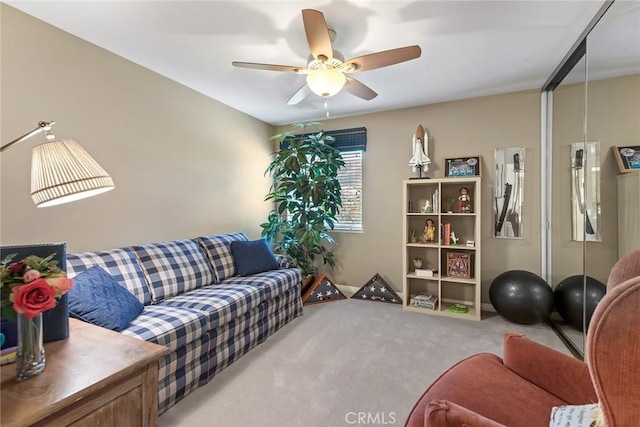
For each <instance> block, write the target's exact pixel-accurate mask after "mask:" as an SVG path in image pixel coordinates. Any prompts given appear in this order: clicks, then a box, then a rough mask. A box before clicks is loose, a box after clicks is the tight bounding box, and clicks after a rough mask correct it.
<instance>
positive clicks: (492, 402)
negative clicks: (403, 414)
mask: <svg viewBox="0 0 640 427" xmlns="http://www.w3.org/2000/svg"><path fill="white" fill-rule="evenodd" d="M432 400H446V401H448V402H455V403H456V405H459V406H462V407H464V408H466V409H467V410H468V411H471V412H474V413H475V414H477V415H479V416H482V417H486V418H491V419H492V420H494V421H495V422H497V423H501V424H504V425H507V426H522V427H525V426H544V425H548V424H549V416H550V415H551V408H553V407H554V406H562V405H566V404H567V402H565V401H563V400H562V399H560V398H558V397H556V396H554V395H552V394H550V393H547V392H546V391H545V390H543V389H542V388H540V387H538V386H537V385H535V384H532V383H530V382H529V381H527V380H525V379H524V378H522V377H521V376H520V375H518V374H516V373H515V372H513V371H511V370H510V369H509V368H507V367H506V366H505V365H504V364H503V363H502V359H501V358H499V357H498V356H496V355H494V354H489V353H480V354H476V355H474V356H471V357H469V358H467V359H464V360H462V361H461V362H458V363H457V364H456V365H454V366H453V367H451V368H450V369H449V370H448V371H446V372H445V373H444V374H442V375H441V376H440V378H438V379H437V380H436V381H435V382H434V383H433V384H432V385H431V386H430V387H429V388H428V389H427V391H426V392H425V393H424V394H423V395H422V397H421V398H420V400H419V401H418V403H417V404H416V406H415V407H414V409H413V410H412V411H411V415H410V416H409V419H408V420H407V426H412V427H413V426H421V427H423V426H424V425H425V420H424V415H425V410H426V406H427V405H428V404H429V403H430V402H431V401H432ZM427 425H429V424H427Z"/></svg>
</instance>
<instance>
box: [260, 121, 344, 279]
mask: <svg viewBox="0 0 640 427" xmlns="http://www.w3.org/2000/svg"><path fill="white" fill-rule="evenodd" d="M316 125H318V123H300V124H294V125H293V129H292V130H290V131H287V132H283V133H279V134H277V135H274V136H272V137H271V139H272V140H275V141H276V142H278V144H280V145H281V147H280V150H279V151H277V152H276V153H275V155H274V159H273V161H272V162H271V163H270V164H269V167H268V168H267V170H266V172H265V174H267V173H268V174H269V175H270V176H271V177H272V178H273V180H274V182H273V185H272V186H271V189H270V191H269V193H268V194H267V195H266V197H265V200H271V201H273V203H274V208H273V210H272V211H271V212H270V213H269V217H268V220H267V222H265V223H263V224H261V225H260V226H261V227H262V236H263V237H265V238H266V239H267V240H268V241H269V242H270V243H271V245H272V247H273V249H274V251H275V252H276V253H280V254H285V255H288V256H289V257H291V259H293V261H294V263H295V265H296V267H298V268H300V269H301V270H302V273H303V274H304V275H309V274H313V273H314V272H315V266H314V263H315V260H316V258H319V259H322V261H323V263H324V264H325V265H329V267H331V268H333V267H334V265H335V259H334V254H333V252H332V251H331V250H330V249H329V248H328V247H327V246H326V245H327V244H332V243H334V240H333V238H332V237H331V236H330V235H329V234H328V231H330V230H333V227H334V224H335V222H336V215H337V214H338V211H339V209H340V207H341V206H342V199H341V195H340V191H341V187H340V182H339V181H338V170H339V169H340V168H341V167H343V166H344V160H343V159H342V155H341V154H340V152H339V151H338V150H336V149H335V148H333V147H331V146H330V145H327V142H331V141H334V138H333V137H332V136H330V135H326V134H324V133H323V132H322V131H320V132H318V133H306V132H305V131H306V130H307V128H308V127H309V126H316ZM296 131H297V132H296ZM283 141H284V142H285V144H282V142H283Z"/></svg>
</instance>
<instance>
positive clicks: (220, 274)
mask: <svg viewBox="0 0 640 427" xmlns="http://www.w3.org/2000/svg"><path fill="white" fill-rule="evenodd" d="M196 240H197V241H198V242H199V243H200V246H202V249H203V250H204V253H206V254H207V257H209V262H211V265H212V266H213V271H214V272H215V274H216V283H220V282H222V281H223V280H224V279H226V278H228V277H233V276H235V274H236V267H235V264H234V263H233V255H231V242H233V241H236V240H241V241H245V242H246V241H248V240H249V238H248V237H247V235H246V234H244V233H229V234H217V235H215V236H202V237H198V238H197V239H196Z"/></svg>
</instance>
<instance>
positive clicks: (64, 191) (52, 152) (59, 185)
mask: <svg viewBox="0 0 640 427" xmlns="http://www.w3.org/2000/svg"><path fill="white" fill-rule="evenodd" d="M113 188H114V184H113V179H111V177H110V176H109V174H108V173H107V172H106V171H105V170H104V169H102V167H101V166H100V165H99V164H98V163H97V162H96V161H95V160H94V159H93V157H91V156H90V155H89V153H87V152H86V151H85V150H84V149H83V148H82V147H81V146H80V144H78V143H77V142H76V141H74V140H72V139H65V140H59V141H51V142H45V143H43V144H39V145H36V146H35V147H33V151H32V156H31V198H32V199H33V202H34V203H35V204H36V206H37V207H39V208H43V207H47V206H54V205H60V204H63V203H67V202H72V201H74V200H79V199H84V198H85V197H91V196H95V195H97V194H100V193H104V192H106V191H109V190H112V189H113Z"/></svg>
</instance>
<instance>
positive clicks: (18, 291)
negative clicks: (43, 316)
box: [11, 279, 56, 319]
mask: <svg viewBox="0 0 640 427" xmlns="http://www.w3.org/2000/svg"><path fill="white" fill-rule="evenodd" d="M11 292H12V293H13V294H12V295H11V296H12V299H13V309H14V310H15V312H16V313H21V314H23V315H24V317H26V318H28V319H31V318H34V317H36V316H37V315H38V314H40V313H42V312H44V311H47V310H50V309H52V308H54V307H55V306H56V300H55V296H56V290H55V289H54V288H53V287H51V286H49V284H47V282H46V281H45V280H44V279H38V280H34V281H33V282H30V283H27V284H26V285H21V286H14V287H13V288H12V289H11Z"/></svg>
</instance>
